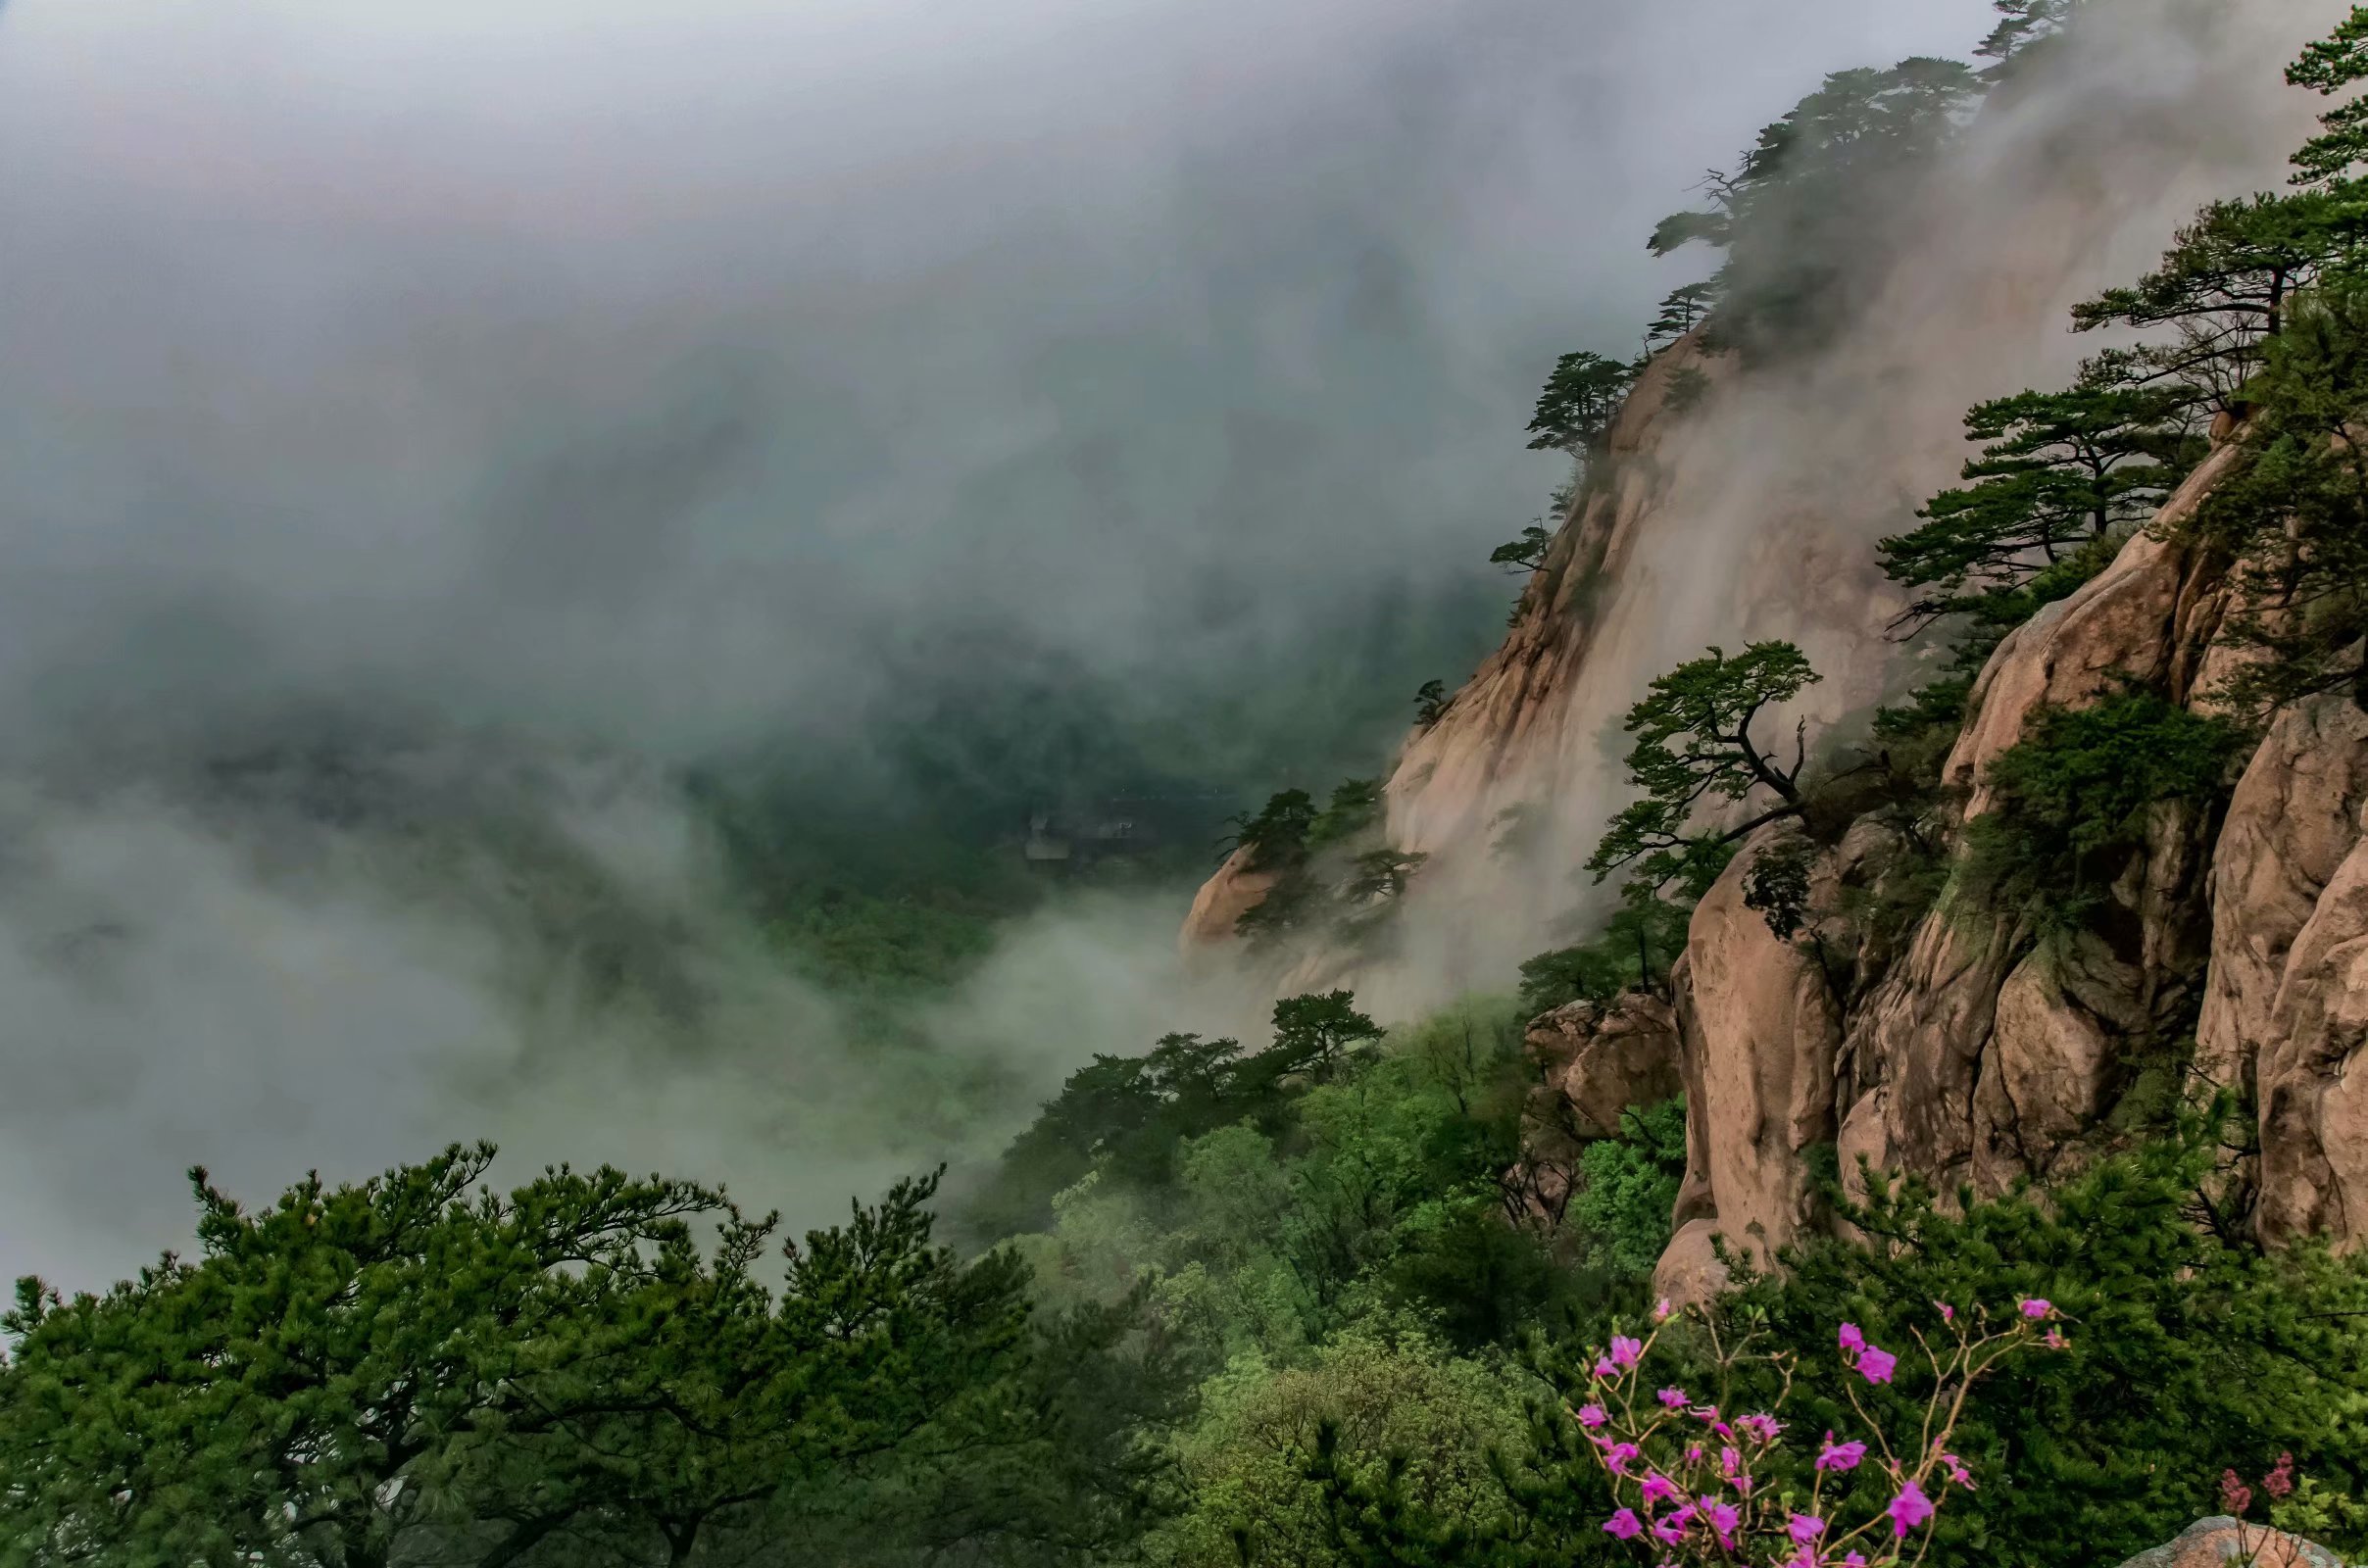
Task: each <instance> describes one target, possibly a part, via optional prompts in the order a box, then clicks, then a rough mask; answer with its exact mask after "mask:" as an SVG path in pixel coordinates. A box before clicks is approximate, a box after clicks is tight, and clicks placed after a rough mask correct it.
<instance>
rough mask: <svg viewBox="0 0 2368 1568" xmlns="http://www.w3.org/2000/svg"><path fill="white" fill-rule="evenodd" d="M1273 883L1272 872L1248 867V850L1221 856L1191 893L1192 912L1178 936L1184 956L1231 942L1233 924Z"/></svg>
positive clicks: (1186, 918)
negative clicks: (1193, 892)
mask: <svg viewBox="0 0 2368 1568" xmlns="http://www.w3.org/2000/svg"><path fill="white" fill-rule="evenodd" d="M1273 886H1274V873H1273V872H1271V871H1258V870H1253V869H1252V868H1251V853H1250V851H1248V850H1246V849H1244V850H1236V851H1234V852H1233V853H1232V854H1231V855H1228V856H1227V857H1225V863H1224V864H1222V865H1220V866H1218V867H1217V868H1216V871H1215V874H1213V875H1212V876H1210V877H1209V880H1208V881H1206V882H1204V883H1202V884H1201V891H1200V892H1199V893H1197V894H1195V895H1194V896H1193V901H1192V912H1191V913H1189V914H1187V915H1185V917H1184V930H1183V933H1182V934H1181V936H1180V937H1179V938H1178V942H1179V944H1180V946H1181V947H1182V948H1183V951H1184V956H1186V957H1187V958H1189V957H1191V956H1193V955H1194V954H1195V953H1198V952H1201V951H1204V950H1206V949H1209V948H1212V947H1218V946H1222V945H1223V944H1225V943H1229V942H1231V941H1233V939H1234V931H1233V928H1234V925H1235V923H1236V922H1237V921H1239V920H1240V919H1241V918H1242V916H1243V915H1245V914H1248V913H1249V912H1250V911H1251V910H1252V909H1255V908H1257V907H1258V902H1259V901H1260V900H1261V899H1263V898H1265V896H1266V894H1267V891H1268V890H1269V889H1271V888H1272V887H1273Z"/></svg>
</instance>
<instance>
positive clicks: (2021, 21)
mask: <svg viewBox="0 0 2368 1568" xmlns="http://www.w3.org/2000/svg"><path fill="white" fill-rule="evenodd" d="M2079 3H2080V0H1992V6H1993V9H1995V10H1996V11H1997V12H1998V19H1999V20H1998V25H1997V26H1995V27H1993V28H1992V29H1991V30H1990V36H1989V37H1987V38H1984V39H1983V40H1982V42H1981V44H1980V46H1979V47H1978V48H1976V49H1975V50H1974V53H1975V54H1976V55H1979V56H1980V57H1981V58H1983V59H1984V60H1989V61H1994V62H1996V63H1995V64H1994V65H1992V66H1991V67H1990V69H1989V71H1988V72H1987V73H1985V74H1987V75H1989V76H1991V77H1992V78H1993V79H1996V78H1998V77H1999V76H2002V75H2005V74H2007V73H2011V72H2013V71H2015V70H2018V69H2020V68H2021V66H2022V65H2023V64H2024V62H2025V60H2026V59H2027V57H2028V55H2029V53H2030V51H2031V50H2033V49H2035V48H2037V47H2038V46H2039V45H2041V44H2044V43H2046V42H2047V40H2048V39H2050V38H2052V37H2055V36H2056V35H2057V34H2059V33H2061V32H2062V31H2063V27H2064V24H2065V23H2066V22H2067V21H2069V20H2070V19H2071V15H2072V11H2073V8H2074V7H2075V6H2077V5H2078V4H2079Z"/></svg>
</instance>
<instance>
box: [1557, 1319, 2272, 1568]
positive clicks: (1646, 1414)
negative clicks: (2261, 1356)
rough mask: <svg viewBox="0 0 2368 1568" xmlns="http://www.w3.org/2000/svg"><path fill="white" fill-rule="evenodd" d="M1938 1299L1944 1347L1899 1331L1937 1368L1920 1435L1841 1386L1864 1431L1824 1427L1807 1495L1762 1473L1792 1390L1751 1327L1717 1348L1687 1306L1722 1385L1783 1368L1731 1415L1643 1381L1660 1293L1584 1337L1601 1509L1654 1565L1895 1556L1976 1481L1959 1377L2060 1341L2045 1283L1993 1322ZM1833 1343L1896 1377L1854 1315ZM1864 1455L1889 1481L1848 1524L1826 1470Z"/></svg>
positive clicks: (1609, 1527) (1842, 1565)
mask: <svg viewBox="0 0 2368 1568" xmlns="http://www.w3.org/2000/svg"><path fill="white" fill-rule="evenodd" d="M1934 1304H1935V1306H1937V1307H1938V1308H1939V1309H1940V1320H1941V1330H1940V1332H1939V1333H1937V1334H1936V1335H1935V1337H1934V1338H1935V1339H1936V1340H1938V1341H1939V1345H1938V1348H1936V1347H1935V1344H1934V1342H1933V1341H1932V1340H1927V1339H1926V1337H1925V1335H1924V1334H1923V1333H1922V1331H1921V1330H1917V1329H1910V1330H1909V1331H1908V1332H1909V1334H1910V1335H1911V1336H1912V1337H1913V1338H1914V1340H1915V1342H1916V1346H1917V1348H1919V1349H1920V1350H1921V1352H1922V1359H1923V1360H1924V1362H1925V1363H1926V1364H1927V1365H1928V1366H1929V1368H1930V1371H1931V1376H1932V1389H1931V1391H1930V1394H1929V1396H1928V1397H1927V1399H1926V1402H1925V1408H1924V1413H1923V1418H1922V1420H1921V1423H1920V1425H1919V1428H1918V1433H1917V1438H1916V1440H1915V1441H1914V1442H1911V1443H1907V1444H1905V1445H1904V1446H1902V1447H1899V1448H1895V1447H1894V1446H1892V1444H1891V1443H1890V1442H1889V1441H1888V1440H1887V1439H1886V1438H1885V1436H1884V1434H1883V1431H1882V1429H1881V1427H1880V1426H1879V1425H1878V1424H1877V1423H1876V1422H1874V1421H1873V1419H1872V1418H1871V1417H1869V1416H1868V1415H1867V1412H1866V1409H1865V1407H1864V1406H1863V1405H1861V1404H1859V1402H1858V1398H1857V1396H1856V1395H1855V1394H1852V1395H1850V1402H1851V1404H1852V1405H1853V1407H1855V1408H1856V1410H1857V1413H1858V1415H1859V1416H1860V1418H1861V1419H1863V1420H1865V1422H1866V1425H1867V1428H1868V1432H1869V1439H1870V1441H1858V1440H1852V1441H1837V1440H1836V1438H1835V1436H1834V1434H1833V1433H1832V1432H1830V1431H1829V1432H1827V1433H1825V1434H1824V1436H1823V1437H1822V1439H1820V1440H1819V1442H1818V1445H1817V1450H1816V1456H1815V1458H1814V1459H1813V1461H1811V1463H1810V1465H1809V1476H1810V1478H1811V1479H1810V1483H1809V1490H1808V1493H1807V1495H1805V1496H1803V1495H1800V1492H1799V1489H1798V1487H1787V1488H1783V1489H1778V1488H1775V1487H1771V1486H1768V1485H1765V1484H1763V1481H1762V1479H1761V1478H1762V1476H1763V1475H1766V1474H1768V1473H1770V1472H1771V1471H1773V1470H1776V1469H1778V1468H1780V1467H1778V1466H1774V1465H1771V1463H1770V1460H1771V1457H1772V1456H1775V1455H1777V1454H1778V1452H1779V1450H1780V1449H1781V1448H1782V1446H1783V1444H1784V1442H1785V1437H1784V1435H1785V1433H1786V1431H1787V1425H1786V1423H1785V1422H1784V1421H1782V1420H1781V1419H1779V1414H1778V1412H1779V1411H1781V1409H1782V1408H1783V1406H1784V1403H1785V1399H1786V1397H1788V1396H1789V1395H1790V1393H1791V1390H1792V1383H1793V1374H1794V1371H1795V1368H1796V1360H1795V1358H1794V1357H1793V1356H1792V1355H1790V1354H1789V1353H1787V1352H1783V1351H1777V1352H1771V1353H1767V1354H1764V1355H1753V1354H1752V1353H1751V1349H1750V1346H1751V1339H1750V1338H1749V1337H1748V1338H1747V1339H1746V1341H1745V1342H1744V1343H1743V1344H1742V1345H1738V1346H1735V1347H1733V1348H1727V1347H1723V1346H1721V1345H1720V1343H1719V1331H1718V1327H1717V1324H1716V1322H1715V1320H1714V1319H1712V1318H1711V1317H1709V1316H1708V1315H1705V1314H1696V1315H1697V1316H1699V1318H1700V1322H1701V1327H1702V1334H1703V1335H1704V1336H1705V1337H1706V1338H1707V1340H1708V1342H1709V1348H1710V1351H1711V1355H1710V1360H1711V1361H1712V1363H1713V1364H1714V1365H1715V1366H1716V1367H1717V1368H1718V1370H1719V1379H1720V1383H1721V1385H1722V1386H1725V1385H1727V1384H1729V1383H1731V1377H1730V1374H1731V1373H1732V1371H1733V1369H1734V1367H1735V1366H1737V1365H1738V1364H1740V1363H1742V1362H1743V1361H1745V1360H1747V1359H1757V1360H1763V1361H1766V1362H1768V1363H1770V1364H1772V1365H1773V1366H1775V1367H1776V1368H1777V1369H1778V1370H1779V1372H1780V1373H1781V1392H1780V1394H1779V1396H1778V1397H1777V1399H1776V1401H1775V1407H1774V1408H1772V1409H1767V1410H1753V1411H1749V1412H1747V1413H1744V1414H1739V1415H1737V1414H1729V1413H1728V1412H1726V1411H1725V1410H1723V1409H1721V1408H1720V1404H1719V1402H1718V1401H1716V1400H1713V1399H1706V1398H1697V1397H1694V1396H1693V1395H1692V1394H1689V1393H1688V1392H1687V1391H1686V1390H1685V1389H1684V1388H1683V1387H1681V1386H1679V1385H1677V1384H1674V1383H1672V1384H1669V1385H1665V1386H1663V1387H1661V1388H1659V1389H1657V1390H1654V1389H1652V1388H1651V1387H1650V1380H1648V1379H1647V1378H1646V1377H1645V1375H1644V1367H1645V1362H1646V1359H1647V1357H1648V1356H1650V1355H1651V1354H1652V1352H1653V1348H1654V1346H1655V1345H1656V1344H1657V1343H1658V1342H1659V1339H1660V1336H1661V1334H1662V1333H1663V1331H1664V1330H1665V1329H1666V1327H1667V1325H1668V1323H1669V1320H1670V1319H1671V1318H1672V1317H1673V1316H1674V1315H1675V1314H1674V1313H1673V1312H1672V1311H1671V1309H1670V1306H1669V1303H1668V1302H1667V1301H1665V1300H1664V1301H1662V1302H1661V1303H1660V1304H1659V1305H1658V1306H1657V1307H1655V1308H1654V1310H1653V1327H1652V1328H1651V1329H1650V1330H1649V1331H1647V1333H1646V1337H1645V1338H1643V1339H1641V1340H1640V1339H1636V1338H1632V1337H1630V1336H1628V1335H1623V1334H1615V1335H1613V1336H1612V1339H1611V1343H1610V1345H1609V1346H1608V1347H1607V1348H1603V1349H1601V1350H1599V1351H1596V1352H1593V1353H1594V1355H1595V1366H1594V1372H1593V1376H1592V1377H1591V1379H1590V1382H1589V1389H1588V1393H1589V1398H1588V1402H1587V1403H1585V1404H1583V1405H1581V1406H1579V1407H1578V1408H1577V1409H1575V1410H1572V1411H1570V1415H1571V1417H1572V1418H1573V1419H1574V1420H1576V1421H1577V1422H1578V1424H1579V1426H1580V1428H1581V1429H1582V1431H1583V1432H1584V1433H1585V1435H1586V1437H1587V1439H1588V1441H1589V1442H1590V1443H1591V1444H1592V1445H1593V1446H1594V1448H1595V1452H1596V1457H1597V1459H1598V1461H1599V1462H1600V1463H1601V1464H1602V1465H1603V1470H1604V1473H1605V1474H1606V1475H1607V1476H1608V1477H1609V1478H1610V1480H1611V1486H1612V1494H1613V1500H1614V1501H1615V1502H1616V1503H1618V1504H1620V1506H1618V1507H1617V1508H1615V1509H1614V1511H1613V1512H1612V1514H1611V1517H1610V1518H1608V1519H1606V1520H1604V1521H1603V1530H1604V1532H1605V1533H1606V1534H1608V1535H1610V1536H1613V1537H1615V1538H1617V1539H1619V1540H1621V1541H1632V1542H1637V1543H1639V1544H1641V1545H1647V1546H1650V1547H1651V1548H1652V1549H1653V1550H1654V1551H1656V1552H1657V1553H1658V1554H1659V1561H1660V1563H1661V1568H1678V1565H1680V1564H1685V1563H1719V1564H1733V1563H1743V1564H1747V1565H1751V1568H1893V1565H1897V1564H1898V1563H1899V1561H1900V1557H1901V1554H1902V1552H1904V1551H1905V1550H1906V1549H1907V1548H1908V1543H1909V1542H1910V1541H1911V1540H1920V1539H1921V1537H1922V1535H1923V1534H1924V1533H1926V1532H1927V1530H1928V1527H1929V1526H1930V1524H1931V1522H1932V1519H1933V1517H1934V1515H1935V1514H1936V1513H1937V1512H1938V1511H1939V1510H1940V1508H1941V1505H1942V1504H1943V1502H1945V1501H1946V1500H1947V1498H1948V1496H1949V1494H1950V1493H1951V1492H1952V1491H1971V1490H1973V1485H1974V1480H1973V1473H1972V1471H1971V1470H1970V1469H1969V1468H1968V1467H1967V1465H1966V1464H1965V1462H1964V1461H1963V1460H1962V1459H1960V1458H1959V1457H1958V1456H1957V1455H1956V1454H1954V1453H1952V1452H1950V1451H1949V1440H1950V1438H1951V1436H1952V1434H1953V1433H1954V1432H1955V1430H1956V1424H1957V1419H1958V1417H1959V1416H1960V1415H1961V1414H1962V1412H1963V1409H1964V1401H1965V1395H1966V1393H1967V1391H1969V1390H1970V1389H1971V1388H1972V1386H1973V1384H1974V1383H1975V1382H1976V1381H1978V1380H1979V1379H1980V1378H1981V1377H1982V1376H1983V1375H1985V1374H1986V1373H1988V1372H1989V1371H1990V1370H1991V1369H1992V1368H1993V1367H1995V1366H1996V1365H1997V1364H1998V1361H1999V1360H2000V1359H2001V1358H2002V1357H2003V1356H2005V1355H2006V1354H2007V1353H2009V1352H2011V1351H2013V1350H2015V1349H2018V1348H2025V1347H2027V1346H2032V1345H2038V1346H2043V1347H2046V1348H2056V1349H2060V1348H2064V1347H2065V1346H2066V1345H2067V1344H2068V1343H2069V1342H2068V1341H2066V1340H2065V1339H2064V1337H2063V1334H2062V1332H2061V1329H2060V1326H2059V1324H2058V1321H2057V1320H2058V1317H2059V1314H2058V1313H2057V1312H2056V1310H2055V1308H2054V1306H2053V1305H2052V1304H2051V1303H2049V1302H2047V1301H2046V1300H2043V1299H2038V1298H2024V1299H2018V1300H2017V1301H2016V1303H2015V1307H2014V1310H2013V1312H2012V1313H2010V1314H2007V1313H2001V1314H1999V1315H1998V1319H1999V1326H1997V1327H1993V1326H1992V1318H1991V1314H1989V1313H1988V1312H1986V1311H1982V1310H1979V1309H1977V1310H1976V1311H1974V1312H1972V1313H1969V1314H1960V1313H1959V1312H1958V1311H1957V1309H1956V1308H1955V1307H1953V1306H1951V1305H1949V1304H1948V1303H1946V1302H1935V1303H1934ZM1966 1318H1970V1320H1971V1321H1970V1322H1968V1321H1964V1320H1963V1319H1966ZM1836 1344H1837V1347H1838V1348H1839V1350H1840V1352H1841V1356H1842V1360H1843V1363H1844V1364H1845V1365H1846V1366H1848V1367H1849V1368H1850V1370H1851V1371H1853V1372H1855V1373H1856V1374H1857V1375H1858V1376H1859V1377H1860V1378H1863V1379H1864V1380H1865V1381H1866V1382H1867V1383H1868V1384H1873V1385H1889V1384H1893V1383H1895V1381H1896V1380H1897V1379H1898V1377H1899V1356H1898V1355H1897V1354H1895V1353H1894V1352H1892V1351H1890V1350H1887V1349H1885V1348H1882V1347H1881V1346H1879V1345H1876V1344H1875V1343H1874V1342H1873V1341H1871V1340H1869V1339H1868V1338H1867V1337H1866V1334H1865V1333H1864V1331H1862V1330H1861V1329H1860V1328H1859V1327H1858V1326H1857V1325H1856V1324H1853V1323H1844V1324H1842V1325H1841V1326H1840V1328H1839V1329H1838V1330H1837V1331H1836ZM1870 1462H1871V1463H1874V1464H1877V1465H1879V1466H1881V1467H1882V1469H1883V1470H1884V1471H1885V1472H1886V1475H1887V1479H1888V1482H1889V1485H1888V1486H1887V1487H1885V1488H1884V1489H1883V1490H1884V1491H1885V1492H1887V1493H1888V1494H1889V1500H1888V1502H1886V1503H1885V1505H1884V1506H1883V1507H1882V1508H1881V1509H1880V1510H1879V1511H1873V1512H1867V1516H1866V1517H1865V1518H1862V1519H1859V1520H1858V1521H1856V1522H1855V1523H1851V1522H1850V1521H1847V1520H1844V1519H1842V1518H1840V1517H1839V1515H1840V1513H1841V1512H1842V1511H1843V1509H1842V1507H1841V1506H1840V1500H1839V1498H1837V1499H1836V1501H1835V1502H1834V1503H1831V1504H1829V1501H1828V1498H1827V1495H1826V1492H1827V1485H1828V1482H1829V1481H1832V1482H1833V1483H1834V1486H1835V1490H1836V1492H1837V1494H1839V1493H1841V1492H1843V1491H1845V1490H1847V1483H1844V1482H1841V1481H1840V1480H1839V1479H1837V1478H1840V1477H1843V1476H1846V1475H1849V1474H1850V1472H1852V1471H1855V1470H1857V1469H1858V1468H1859V1467H1860V1466H1861V1465H1865V1464H1868V1463H1870ZM2232 1479H2233V1477H2232ZM1859 1511H1861V1512H1866V1510H1865V1509H1864V1508H1863V1507H1861V1508H1860V1510H1859Z"/></svg>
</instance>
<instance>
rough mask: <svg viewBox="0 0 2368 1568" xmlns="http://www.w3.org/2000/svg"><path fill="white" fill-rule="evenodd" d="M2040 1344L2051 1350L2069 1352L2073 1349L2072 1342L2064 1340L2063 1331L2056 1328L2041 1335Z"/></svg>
mask: <svg viewBox="0 0 2368 1568" xmlns="http://www.w3.org/2000/svg"><path fill="white" fill-rule="evenodd" d="M2039 1343H2040V1344H2042V1345H2044V1346H2046V1347H2047V1348H2048V1349H2050V1350H2068V1349H2070V1348H2072V1342H2071V1341H2070V1340H2067V1339H2065V1338H2064V1335H2063V1330H2061V1329H2056V1328H2050V1329H2049V1330H2047V1333H2046V1334H2043V1335H2041V1336H2040V1342H2039Z"/></svg>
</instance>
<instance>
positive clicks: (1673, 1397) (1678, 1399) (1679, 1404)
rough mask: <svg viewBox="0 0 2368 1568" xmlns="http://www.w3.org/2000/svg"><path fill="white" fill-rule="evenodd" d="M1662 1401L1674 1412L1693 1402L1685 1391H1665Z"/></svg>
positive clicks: (1661, 1397)
mask: <svg viewBox="0 0 2368 1568" xmlns="http://www.w3.org/2000/svg"><path fill="white" fill-rule="evenodd" d="M1660 1399H1661V1403H1662V1404H1663V1405H1665V1406H1667V1407H1668V1408H1669V1409H1672V1410H1682V1409H1684V1408H1685V1407H1686V1405H1687V1404H1688V1403H1690V1402H1692V1397H1691V1396H1689V1395H1688V1394H1687V1393H1686V1391H1685V1390H1683V1389H1663V1390H1661V1394H1660Z"/></svg>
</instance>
